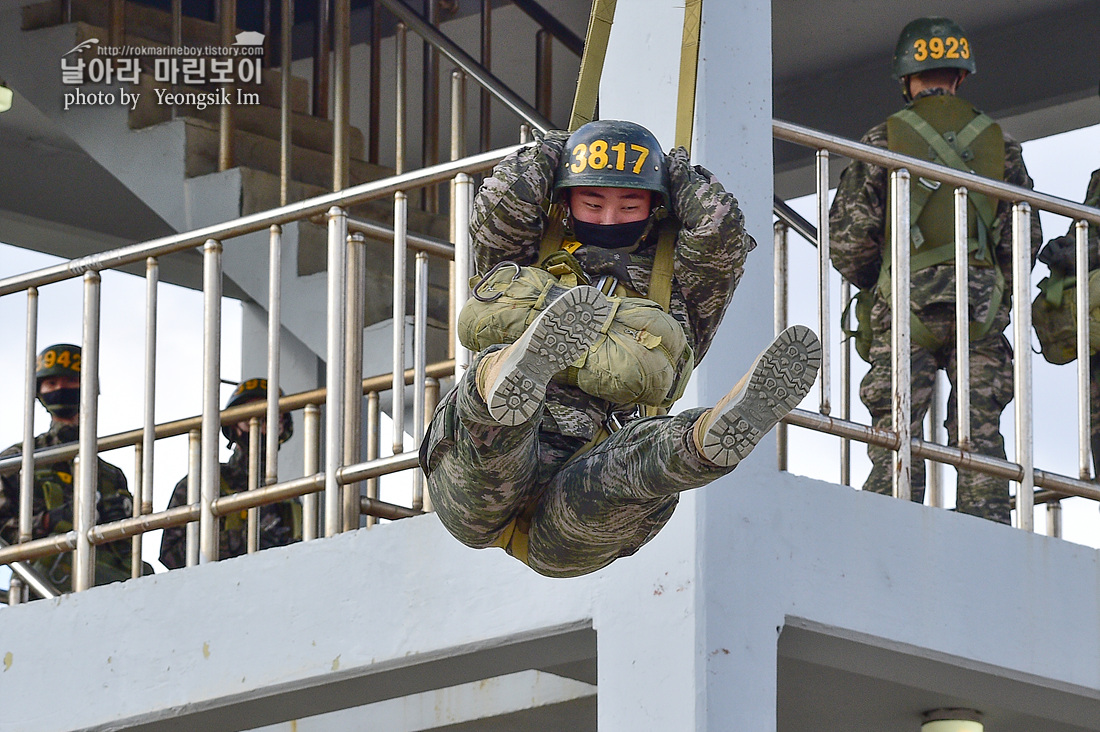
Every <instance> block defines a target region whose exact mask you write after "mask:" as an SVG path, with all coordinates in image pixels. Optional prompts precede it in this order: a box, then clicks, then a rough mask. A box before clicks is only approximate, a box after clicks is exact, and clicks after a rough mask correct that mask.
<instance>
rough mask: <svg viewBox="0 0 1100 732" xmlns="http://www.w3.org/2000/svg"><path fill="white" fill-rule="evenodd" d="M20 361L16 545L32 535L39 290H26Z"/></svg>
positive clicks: (34, 288)
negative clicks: (20, 449) (23, 346)
mask: <svg viewBox="0 0 1100 732" xmlns="http://www.w3.org/2000/svg"><path fill="white" fill-rule="evenodd" d="M26 337H27V339H26V351H25V353H24V359H23V456H22V461H21V468H20V472H19V542H20V543H22V542H25V541H30V540H31V539H32V538H33V532H34V526H33V522H34V402H35V400H36V399H37V398H38V379H37V378H36V377H35V372H36V370H37V360H36V358H37V353H38V288H37V287H29V288H27V334H26Z"/></svg>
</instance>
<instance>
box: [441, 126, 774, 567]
mask: <svg viewBox="0 0 1100 732" xmlns="http://www.w3.org/2000/svg"><path fill="white" fill-rule="evenodd" d="M567 137H568V133H565V132H550V133H548V134H547V135H546V136H545V137H540V138H539V139H538V141H537V143H536V144H535V145H534V146H531V147H527V148H524V149H522V150H520V151H519V152H517V153H515V154H514V155H512V156H510V157H508V158H506V159H505V160H504V161H502V162H501V163H500V164H499V165H498V166H497V167H496V169H495V170H494V173H493V176H492V177H491V178H488V179H487V180H486V181H485V183H484V184H483V185H482V188H481V190H480V191H479V193H478V195H477V198H476V199H475V201H474V216H473V220H472V222H471V227H470V230H471V235H472V236H473V240H474V253H475V258H476V264H477V269H478V271H479V272H482V273H484V272H487V271H488V270H489V269H490V268H492V267H493V266H494V265H495V264H497V263H499V262H502V261H511V262H515V263H517V264H520V265H534V264H537V259H538V254H539V244H540V241H541V239H542V235H543V231H544V227H545V226H546V223H547V222H546V214H545V212H544V208H545V205H546V203H547V202H548V201H549V199H550V196H551V190H552V186H553V183H554V176H555V171H556V170H557V168H558V162H559V158H560V156H561V154H562V147H563V144H564V142H565V140H566V139H567ZM667 163H668V168H669V173H670V179H671V186H670V188H671V198H672V207H673V213H674V214H675V215H676V217H677V219H678V220H679V221H680V225H681V229H680V232H679V234H678V236H677V242H676V255H675V276H674V279H673V287H672V298H671V303H670V311H671V314H672V315H673V316H674V317H675V318H676V319H677V321H679V322H680V324H681V325H682V326H683V327H684V330H685V332H686V333H687V335H688V339H689V342H690V343H691V345H692V347H693V348H694V349H695V353H696V355H697V360H699V359H702V357H703V356H704V354H705V353H706V351H707V348H708V347H709V346H710V342H711V340H712V339H713V337H714V334H715V331H716V330H717V328H718V324H719V323H720V322H721V319H722V316H723V314H724V313H725V310H726V307H727V305H728V304H729V301H730V298H731V296H732V294H733V290H734V288H735V287H736V286H737V282H738V281H739V280H740V278H741V275H742V273H743V271H744V263H745V258H746V256H747V255H748V252H749V251H750V250H752V249H753V248H754V247H755V246H756V242H755V241H753V239H752V237H750V236H749V235H748V233H746V231H745V228H744V217H743V215H742V214H741V211H740V209H739V208H738V206H737V201H736V199H734V198H733V196H731V195H730V194H729V193H727V192H726V191H725V190H724V189H723V188H722V186H721V184H720V183H718V181H717V180H715V179H714V177H713V175H712V174H710V173H709V172H708V171H706V170H705V169H703V168H700V167H695V168H693V167H692V166H691V165H690V164H689V162H688V154H687V152H686V151H685V150H683V149H682V148H678V149H675V150H673V151H672V152H671V153H670V154H669V156H668V158H667ZM656 239H657V237H656V236H652V235H651V236H650V237H648V238H647V239H646V240H644V241H643V242H642V244H641V245H640V246H639V247H638V248H637V250H635V251H633V252H630V253H624V250H606V249H597V248H595V247H581V248H580V249H578V250H577V251H576V252H575V256H576V258H577V260H578V261H579V262H580V264H581V265H582V267H583V268H584V270H585V273H586V274H588V275H590V276H592V277H598V276H600V275H604V274H611V275H615V276H617V277H619V278H620V280H621V281H622V282H623V283H624V284H626V285H627V286H628V287H630V288H631V289H633V290H634V291H636V292H638V293H640V294H641V295H642V296H645V295H646V293H648V291H649V277H650V272H651V270H652V267H653V259H654V254H655V251H656V243H657V242H656ZM496 348H497V347H494V348H490V349H488V350H487V351H484V352H482V353H481V354H480V355H479V356H478V357H477V358H475V359H474V362H473V363H472V364H471V365H470V368H469V370H468V371H467V372H466V376H465V378H464V379H463V380H462V381H461V382H460V383H459V384H458V386H457V387H456V388H455V389H454V390H452V391H451V392H450V393H449V394H448V395H447V396H446V397H445V398H444V399H443V401H442V402H441V404H440V406H439V408H438V409H437V411H436V416H435V418H434V419H433V424H432V428H431V430H430V431H429V434H428V436H427V437H426V438H425V441H424V445H423V446H422V453H421V455H422V458H421V464H422V465H423V466H424V467H425V472H426V473H427V474H428V490H429V492H430V494H431V497H432V500H433V502H434V504H435V507H436V511H437V512H438V514H439V518H440V520H441V521H442V522H443V524H444V526H446V527H447V528H448V530H450V531H451V533H453V534H454V535H455V536H456V537H457V538H458V539H459V540H460V541H462V542H463V543H465V544H467V545H468V546H472V547H475V548H483V547H488V546H493V545H494V544H495V543H496V542H497V541H498V540H499V539H500V537H501V535H502V533H503V532H504V531H505V529H506V528H507V526H508V524H509V523H510V522H511V521H512V520H513V519H515V518H516V517H517V516H518V515H519V514H521V513H522V512H523V511H524V510H525V509H529V507H531V506H532V505H534V506H535V508H534V513H533V515H532V516H531V523H530V531H529V551H528V560H527V561H528V564H529V566H530V567H531V568H532V569H534V570H535V571H537V572H539V573H541V574H544V575H548V576H556V577H568V576H575V575H580V574H585V573H588V572H592V571H595V570H597V569H599V568H601V567H604V566H606V565H607V564H610V563H611V562H612V561H614V560H615V559H616V558H617V557H620V556H627V555H629V554H632V553H634V552H635V551H637V550H638V549H639V548H640V547H641V546H642V545H643V544H645V543H646V542H647V541H648V540H649V539H651V538H652V537H653V536H654V535H656V533H657V532H658V531H659V530H660V528H661V527H662V526H663V525H664V524H665V523H666V522H667V521H668V519H669V518H670V517H671V515H672V512H673V510H674V509H675V507H676V502H677V496H678V494H679V492H680V491H683V490H688V489H691V488H696V487H699V486H702V485H705V484H706V483H709V482H710V481H712V480H714V479H716V478H718V477H720V476H721V475H723V474H725V473H727V472H729V470H730V468H720V467H716V466H714V465H711V464H709V463H707V462H706V461H704V460H702V459H701V458H700V456H699V454H698V452H697V450H696V448H695V447H694V445H693V444H692V436H691V431H692V427H693V425H694V423H695V421H696V420H697V419H698V417H699V415H700V414H702V413H703V412H704V411H705V410H703V409H693V410H688V411H686V412H684V413H683V414H680V415H677V416H674V417H669V416H664V417H650V418H646V419H638V420H635V421H633V422H630V423H629V424H628V425H627V426H626V427H624V428H623V429H621V430H619V431H618V432H615V433H614V434H613V435H612V436H611V437H610V438H609V439H607V440H606V441H604V442H602V443H601V444H599V445H598V446H596V447H595V448H594V449H592V450H591V451H589V452H587V453H586V454H584V455H583V456H582V457H580V458H578V459H576V460H573V461H572V462H569V461H570V458H571V457H572V456H573V455H574V454H575V453H576V452H577V451H578V450H580V449H581V448H582V447H583V446H585V445H586V444H587V443H588V442H589V441H590V440H593V439H594V438H595V437H596V436H597V434H598V433H599V431H600V429H601V427H602V426H603V425H604V423H605V422H606V421H607V419H608V417H609V415H610V414H611V412H612V411H613V410H616V409H618V408H621V407H622V406H623V405H612V404H611V403H609V402H607V401H604V400H601V399H598V398H596V397H593V396H590V395H588V394H585V393H583V392H582V391H580V390H579V389H577V388H575V387H572V386H568V385H566V384H560V383H557V382H551V383H550V384H549V386H548V388H547V393H546V399H545V401H544V403H543V405H542V407H541V408H540V413H539V414H537V415H536V416H535V418H533V419H532V420H530V421H529V422H526V423H524V424H520V425H516V426H514V427H505V426H502V425H500V424H498V423H497V422H496V421H495V420H493V419H492V418H491V417H490V415H489V413H488V409H487V407H486V405H485V401H484V400H483V399H482V397H481V396H480V394H479V393H478V390H477V386H476V384H475V378H474V376H475V374H476V373H477V365H478V363H480V360H481V359H482V358H484V357H485V355H486V354H487V353H489V352H491V351H492V350H496ZM566 463H568V464H566Z"/></svg>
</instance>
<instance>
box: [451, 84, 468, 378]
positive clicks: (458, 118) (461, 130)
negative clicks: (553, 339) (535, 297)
mask: <svg viewBox="0 0 1100 732" xmlns="http://www.w3.org/2000/svg"><path fill="white" fill-rule="evenodd" d="M465 154H466V75H465V74H464V73H462V72H461V71H459V70H458V69H455V70H454V71H452V72H451V160H459V159H461V158H462V157H464V156H465ZM450 193H451V216H450V219H451V221H450V224H451V241H452V242H453V241H454V240H455V182H454V181H453V180H452V181H451V184H450ZM447 276H448V280H449V282H450V288H451V292H454V287H455V263H454V260H451V262H450V263H449V264H448V267H447ZM453 308H454V298H451V299H450V301H449V303H448V314H447V321H448V322H452V323H453V322H455V319H456V318H457V317H458V315H457V314H456V313H455V312H454V311H453ZM457 345H458V342H457V341H456V339H455V331H454V329H453V328H452V329H449V331H448V335H447V356H448V357H450V358H454V355H455V347H456V346H457Z"/></svg>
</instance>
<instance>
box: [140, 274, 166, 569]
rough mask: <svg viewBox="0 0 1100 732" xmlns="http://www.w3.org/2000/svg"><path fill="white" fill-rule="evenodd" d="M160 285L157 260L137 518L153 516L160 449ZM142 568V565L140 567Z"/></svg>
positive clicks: (148, 305) (151, 284) (148, 302)
mask: <svg viewBox="0 0 1100 732" xmlns="http://www.w3.org/2000/svg"><path fill="white" fill-rule="evenodd" d="M159 284H160V264H159V263H158V262H157V259H156V257H148V258H146V260H145V392H144V395H143V400H142V401H143V404H142V407H143V410H142V411H143V417H144V423H143V424H142V426H141V464H140V465H138V466H136V467H135V471H136V470H140V471H141V493H140V494H138V493H135V494H134V505H135V506H137V507H139V508H140V510H139V511H137V512H136V513H137V515H145V514H150V513H152V512H153V464H154V463H153V457H154V450H155V445H156V439H157V434H156V428H157V417H156V386H157V305H158V299H157V291H158V286H159ZM142 536H143V535H142V534H138V535H136V536H135V537H134V552H135V553H137V554H140V553H141V543H142ZM138 566H140V565H138Z"/></svg>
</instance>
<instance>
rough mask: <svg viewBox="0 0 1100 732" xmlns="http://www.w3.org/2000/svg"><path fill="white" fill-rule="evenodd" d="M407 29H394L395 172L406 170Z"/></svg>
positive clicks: (399, 27) (402, 24)
mask: <svg viewBox="0 0 1100 732" xmlns="http://www.w3.org/2000/svg"><path fill="white" fill-rule="evenodd" d="M406 42H407V31H406V28H405V24H404V23H398V24H397V27H396V28H394V31H393V47H394V55H395V56H396V59H395V62H396V66H397V68H396V69H395V70H394V74H395V76H394V81H395V86H396V87H397V88H396V91H395V99H394V110H393V111H394V153H393V154H394V163H393V172H394V173H396V174H397V175H401V174H402V173H404V172H405V125H406V124H407V121H406V116H407V114H408V94H409V81H408V75H409V67H408V62H407V60H408V54H407V52H406V48H405V44H406Z"/></svg>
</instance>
